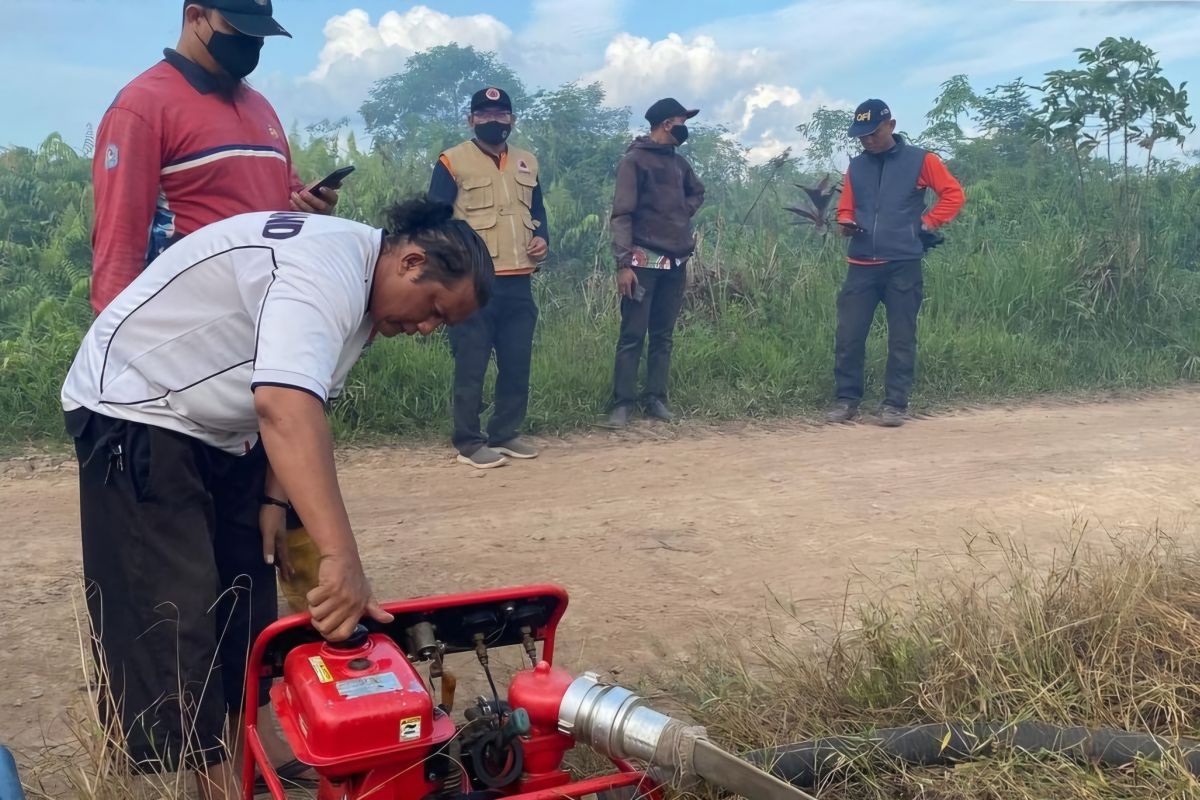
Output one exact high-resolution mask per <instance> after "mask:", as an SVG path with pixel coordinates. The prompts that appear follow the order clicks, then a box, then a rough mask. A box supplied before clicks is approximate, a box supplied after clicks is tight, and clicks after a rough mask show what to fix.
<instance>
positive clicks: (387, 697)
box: [271, 635, 454, 797]
mask: <svg viewBox="0 0 1200 800" xmlns="http://www.w3.org/2000/svg"><path fill="white" fill-rule="evenodd" d="M271 699H272V701H273V704H274V708H275V713H276V715H277V716H278V718H279V722H280V726H281V727H282V728H283V732H284V735H285V736H286V737H287V739H288V742H289V743H290V744H291V746H292V749H293V750H294V752H295V753H296V757H297V758H299V759H300V760H301V761H303V762H304V763H306V764H310V765H312V766H313V767H315V768H316V769H317V771H318V772H320V773H321V774H322V775H325V776H327V777H331V778H338V777H344V776H349V775H353V774H356V773H361V772H364V771H366V770H368V769H372V768H379V767H387V766H394V765H397V764H403V765H414V764H419V763H421V762H422V761H423V760H424V759H425V758H427V757H428V756H429V755H430V753H431V752H432V750H434V749H436V747H438V746H439V745H441V744H444V743H445V742H446V741H448V740H449V739H450V738H451V737H453V736H454V723H453V721H452V720H451V719H450V717H449V716H448V715H446V714H444V713H442V711H441V710H440V709H435V708H434V706H433V700H432V698H430V696H429V692H428V691H427V690H426V688H425V684H424V683H423V682H422V681H421V678H420V676H419V675H418V674H417V672H416V670H415V669H413V667H412V664H410V663H409V661H408V658H407V657H406V656H405V655H404V653H403V652H402V651H401V650H400V648H398V647H397V646H396V644H395V642H393V641H392V640H391V639H389V638H388V637H386V636H380V635H372V636H370V637H368V638H367V641H366V643H365V644H364V645H362V646H361V647H358V648H355V649H339V648H335V647H331V646H330V645H329V644H327V643H313V644H306V645H301V646H299V647H296V648H294V649H293V650H291V651H290V652H289V653H288V654H287V658H286V659H285V660H284V664H283V680H282V681H279V682H277V683H276V685H275V686H274V687H273V688H272V689H271ZM410 772H411V773H412V774H413V777H414V778H416V779H417V780H421V779H423V770H420V769H415V770H410ZM416 796H418V797H419V796H420V794H417V795H416Z"/></svg>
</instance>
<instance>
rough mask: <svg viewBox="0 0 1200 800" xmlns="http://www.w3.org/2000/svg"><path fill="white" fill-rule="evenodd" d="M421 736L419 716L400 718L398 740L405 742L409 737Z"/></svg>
mask: <svg viewBox="0 0 1200 800" xmlns="http://www.w3.org/2000/svg"><path fill="white" fill-rule="evenodd" d="M420 738H421V718H420V717H409V718H408V719H402V720H400V741H403V742H407V741H409V740H410V739H420Z"/></svg>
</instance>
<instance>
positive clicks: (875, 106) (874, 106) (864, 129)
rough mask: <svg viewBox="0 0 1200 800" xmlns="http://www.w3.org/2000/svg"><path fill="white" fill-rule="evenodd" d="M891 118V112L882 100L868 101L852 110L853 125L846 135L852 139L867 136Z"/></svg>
mask: <svg viewBox="0 0 1200 800" xmlns="http://www.w3.org/2000/svg"><path fill="white" fill-rule="evenodd" d="M891 118H892V110H891V109H890V108H888V106H887V103H885V102H883V101H882V100H868V101H867V102H865V103H863V104H862V105H860V106H859V107H858V108H856V109H854V123H853V124H852V125H851V126H850V130H849V131H847V133H848V134H849V135H850V136H852V137H858V136H869V135H870V134H872V133H874V132H875V129H876V128H878V127H879V126H880V125H882V124H883V123H885V122H887V121H888V120H889V119H891Z"/></svg>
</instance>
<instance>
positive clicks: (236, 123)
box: [91, 0, 337, 797]
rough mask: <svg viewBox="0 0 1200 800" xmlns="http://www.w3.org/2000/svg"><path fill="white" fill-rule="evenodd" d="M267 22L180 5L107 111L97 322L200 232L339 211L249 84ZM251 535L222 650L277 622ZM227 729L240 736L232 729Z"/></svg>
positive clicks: (237, 697)
mask: <svg viewBox="0 0 1200 800" xmlns="http://www.w3.org/2000/svg"><path fill="white" fill-rule="evenodd" d="M272 14H273V12H272V6H271V2H270V0H186V2H184V3H183V28H182V31H181V33H180V36H179V42H178V44H177V45H176V47H175V49H174V50H170V49H168V50H165V51H164V52H163V60H162V61H160V62H159V63H157V64H155V65H154V66H153V67H151V68H150V69H148V70H146V71H145V72H143V73H142V74H141V75H139V76H137V77H136V78H134V79H133V80H132V81H131V82H130V83H129V84H128V85H127V86H125V88H123V89H122V90H121V92H120V93H119V94H118V95H117V97H116V99H115V100H114V101H113V103H112V105H111V106H110V107H109V109H108V111H107V112H106V113H105V115H104V118H103V119H102V120H101V123H100V128H99V131H98V132H97V136H96V156H95V159H94V161H93V164H92V179H93V184H94V187H95V227H94V228H93V231H92V251H93V263H92V291H91V301H92V307H93V308H94V309H95V311H96V313H97V314H98V313H100V311H102V310H103V309H104V308H105V306H107V305H108V304H109V303H110V302H111V301H112V300H113V298H115V297H116V296H117V295H118V294H120V293H121V291H122V290H124V289H125V287H126V286H128V285H129V284H130V282H132V281H133V279H134V278H136V277H137V276H138V274H140V273H141V272H142V270H143V269H145V268H146V266H147V265H148V264H150V262H151V261H153V260H154V259H155V258H156V257H157V256H158V255H160V254H161V253H162V252H163V251H164V250H166V249H167V248H168V247H170V246H171V245H172V244H174V243H175V242H177V241H178V240H179V239H181V238H182V237H184V236H187V235H188V234H190V233H193V232H195V231H196V230H198V229H200V228H202V227H204V226H206V225H209V224H211V223H213V222H217V221H219V220H222V219H226V218H228V217H232V216H236V215H238V214H243V213H248V212H255V211H286V210H289V209H291V210H294V211H304V212H310V213H321V214H327V213H329V212H330V211H331V210H332V209H333V207H334V206H335V205H336V204H337V193H336V192H335V191H333V190H331V189H322V190H321V194H320V196H319V197H318V196H316V195H314V194H313V193H312V192H309V191H307V190H306V189H305V186H304V184H303V183H301V181H300V179H299V178H298V177H297V175H296V171H295V169H294V168H293V166H292V158H291V151H290V150H289V148H288V141H287V137H286V135H285V133H284V127H283V125H282V123H280V121H279V117H278V116H277V115H276V113H275V111H274V109H273V108H272V107H271V104H270V103H269V102H267V100H266V98H264V97H263V96H262V95H261V94H259V93H258V92H256V91H255V90H254V89H252V88H250V86H248V85H247V84H246V82H245V78H246V76H248V75H249V74H250V73H252V72H253V71H254V68H255V67H256V66H257V65H258V58H259V53H260V51H261V50H262V47H263V42H264V39H265V37H267V36H288V37H290V34H289V33H288V32H287V31H286V30H284V28H283V27H282V26H281V25H280V24H279V23H278V22H276V21H275V19H274V17H273V15H272ZM273 511H274V509H273V508H271V507H269V506H266V505H264V507H263V514H262V515H261V516H260V525H261V526H262V527H263V528H267V527H272V526H277V527H278V528H280V529H281V528H282V527H283V519H282V516H281V515H276V514H274V513H273ZM248 533H249V534H250V535H248V536H247V537H246V542H245V547H243V548H241V550H242V551H244V552H240V551H239V554H238V555H237V558H238V559H241V561H244V563H241V562H239V563H237V564H236V565H235V567H236V572H237V573H238V574H241V575H245V576H247V577H248V578H249V583H250V585H251V586H252V589H251V590H250V592H248V593H242V594H240V595H239V596H238V597H237V598H236V600H235V601H234V602H233V603H230V604H227V606H231V608H228V607H226V608H218V609H215V610H214V614H215V615H216V616H217V617H220V619H217V620H216V623H217V624H218V625H219V630H224V631H225V637H226V638H237V639H238V641H235V642H232V643H227V644H228V646H229V652H240V650H241V649H244V647H243V645H247V646H248V644H249V642H250V641H251V640H252V639H253V638H254V637H255V636H256V635H257V634H258V633H259V632H260V631H261V630H263V629H264V628H265V627H266V626H267V625H269V624H270V623H271V622H272V621H274V620H275V618H276V615H277V603H278V600H277V594H276V584H275V575H274V567H273V566H271V564H270V563H268V562H267V560H266V559H265V558H264V555H263V545H262V541H261V540H260V538H259V536H256V535H254V533H257V532H248ZM270 533H271V534H272V536H273V535H274V533H275V531H270ZM262 538H263V539H266V538H267V537H266V534H265V532H264V533H263V535H262ZM239 637H240V638H239ZM234 683H236V682H234ZM225 688H226V697H225V701H226V704H227V707H228V709H229V713H230V714H231V715H237V714H238V713H239V712H240V709H241V704H242V695H241V691H240V690H241V688H242V687H241V686H236V685H235V686H233V687H225ZM262 697H263V698H264V700H265V698H266V694H265V693H263V694H262ZM232 729H233V730H235V731H236V730H238V729H239V728H238V727H237V725H236V722H235V723H234V726H233V728H232ZM263 732H264V733H266V734H267V736H266V738H265V739H264V745H265V746H266V748H267V750H268V753H269V755H270V756H271V758H272V760H273V761H275V762H276V763H280V762H286V763H283V764H281V769H280V774H281V776H282V777H285V778H290V779H293V780H295V779H303V778H307V777H311V776H312V773H311V771H309V770H307V768H306V767H304V765H302V764H300V763H299V762H298V761H295V760H294V759H293V760H289V759H291V754H290V753H289V752H288V749H287V745H286V744H285V743H284V742H283V741H282V740H281V739H279V738H278V737H277V736H274V735H273V733H274V732H273V730H272V729H271V726H264V729H263ZM131 738H132V739H134V740H132V741H130V743H129V750H130V754H131V756H132V757H133V760H134V761H135V762H146V763H150V762H153V761H154V758H155V755H154V754H153V753H146V752H142V751H141V750H139V749H138V747H139V744H140V740H137V739H136V737H131ZM217 771H218V772H219V770H217ZM222 783H223V778H220V777H218V778H217V779H215V780H213V781H211V782H208V781H203V782H202V788H203V789H204V791H205V793H206V794H209V795H211V796H218V797H219V796H221V791H222V790H223V788H224V787H223V786H222V785H221V784H222Z"/></svg>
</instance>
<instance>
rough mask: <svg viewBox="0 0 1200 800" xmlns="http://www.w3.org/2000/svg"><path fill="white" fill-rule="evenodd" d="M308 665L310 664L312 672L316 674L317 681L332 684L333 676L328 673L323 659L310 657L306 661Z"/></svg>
mask: <svg viewBox="0 0 1200 800" xmlns="http://www.w3.org/2000/svg"><path fill="white" fill-rule="evenodd" d="M308 663H309V664H312V668H313V672H315V673H317V680H319V681H320V682H321V683H333V675H332V674H330V672H329V667H327V666H325V659H323V658H321V657H320V656H312V657H310V658H309V659H308Z"/></svg>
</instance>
